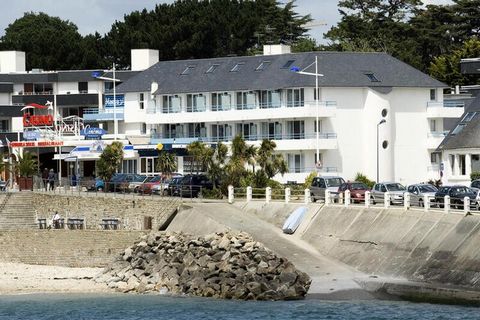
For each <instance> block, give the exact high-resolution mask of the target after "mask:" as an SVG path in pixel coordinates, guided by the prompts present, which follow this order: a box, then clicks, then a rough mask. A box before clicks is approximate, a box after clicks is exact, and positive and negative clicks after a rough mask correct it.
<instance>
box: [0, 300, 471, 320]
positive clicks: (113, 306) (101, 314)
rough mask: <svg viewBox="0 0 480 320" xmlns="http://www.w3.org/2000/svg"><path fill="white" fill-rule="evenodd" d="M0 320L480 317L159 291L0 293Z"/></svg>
mask: <svg viewBox="0 0 480 320" xmlns="http://www.w3.org/2000/svg"><path fill="white" fill-rule="evenodd" d="M0 319H2V320H3V319H9V320H16V319H18V320H26V319H52V320H53V319H55V320H58V319H142V320H148V319H162V320H168V319H188V320H190V319H194V320H200V319H229V320H230V319H231V320H235V319H262V320H265V319H278V320H284V319H285V320H286V319H295V320H302V319H346V320H348V319H355V320H361V319H368V320H372V319H373V320H380V319H415V320H416V319H422V320H425V319H449V320H452V319H453V320H455V319H480V309H478V308H474V307H462V306H449V305H434V304H424V303H409V302H399V301H355V302H352V301H348V302H346V301H338V302H334V301H319V300H302V301H282V302H244V301H227V300H216V299H204V298H182V297H180V298H179V297H167V296H157V295H142V296H140V295H72V294H68V295H60V294H49V295H45V294H41V295H40V294H38V295H37V294H34V295H16V296H0Z"/></svg>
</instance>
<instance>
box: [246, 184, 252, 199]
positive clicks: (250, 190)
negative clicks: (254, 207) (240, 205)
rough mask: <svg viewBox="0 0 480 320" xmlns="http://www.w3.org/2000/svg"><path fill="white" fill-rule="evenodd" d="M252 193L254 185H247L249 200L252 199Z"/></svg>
mask: <svg viewBox="0 0 480 320" xmlns="http://www.w3.org/2000/svg"><path fill="white" fill-rule="evenodd" d="M252 194H253V191H252V187H247V202H250V201H252Z"/></svg>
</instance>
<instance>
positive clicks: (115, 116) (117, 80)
mask: <svg viewBox="0 0 480 320" xmlns="http://www.w3.org/2000/svg"><path fill="white" fill-rule="evenodd" d="M112 71H113V78H109V77H103V76H98V75H97V74H96V73H94V77H95V78H96V79H100V80H107V81H112V83H113V139H114V140H117V134H118V121H117V90H116V86H115V82H120V80H119V79H117V78H115V63H113V69H112Z"/></svg>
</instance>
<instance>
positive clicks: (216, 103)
mask: <svg viewBox="0 0 480 320" xmlns="http://www.w3.org/2000/svg"><path fill="white" fill-rule="evenodd" d="M231 108H232V96H231V95H230V94H229V93H228V92H224V93H212V111H225V110H230V109H231Z"/></svg>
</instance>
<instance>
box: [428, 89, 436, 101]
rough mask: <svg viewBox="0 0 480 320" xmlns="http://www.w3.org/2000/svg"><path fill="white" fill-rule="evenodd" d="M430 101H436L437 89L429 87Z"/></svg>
mask: <svg viewBox="0 0 480 320" xmlns="http://www.w3.org/2000/svg"><path fill="white" fill-rule="evenodd" d="M430 101H437V89H430Z"/></svg>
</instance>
